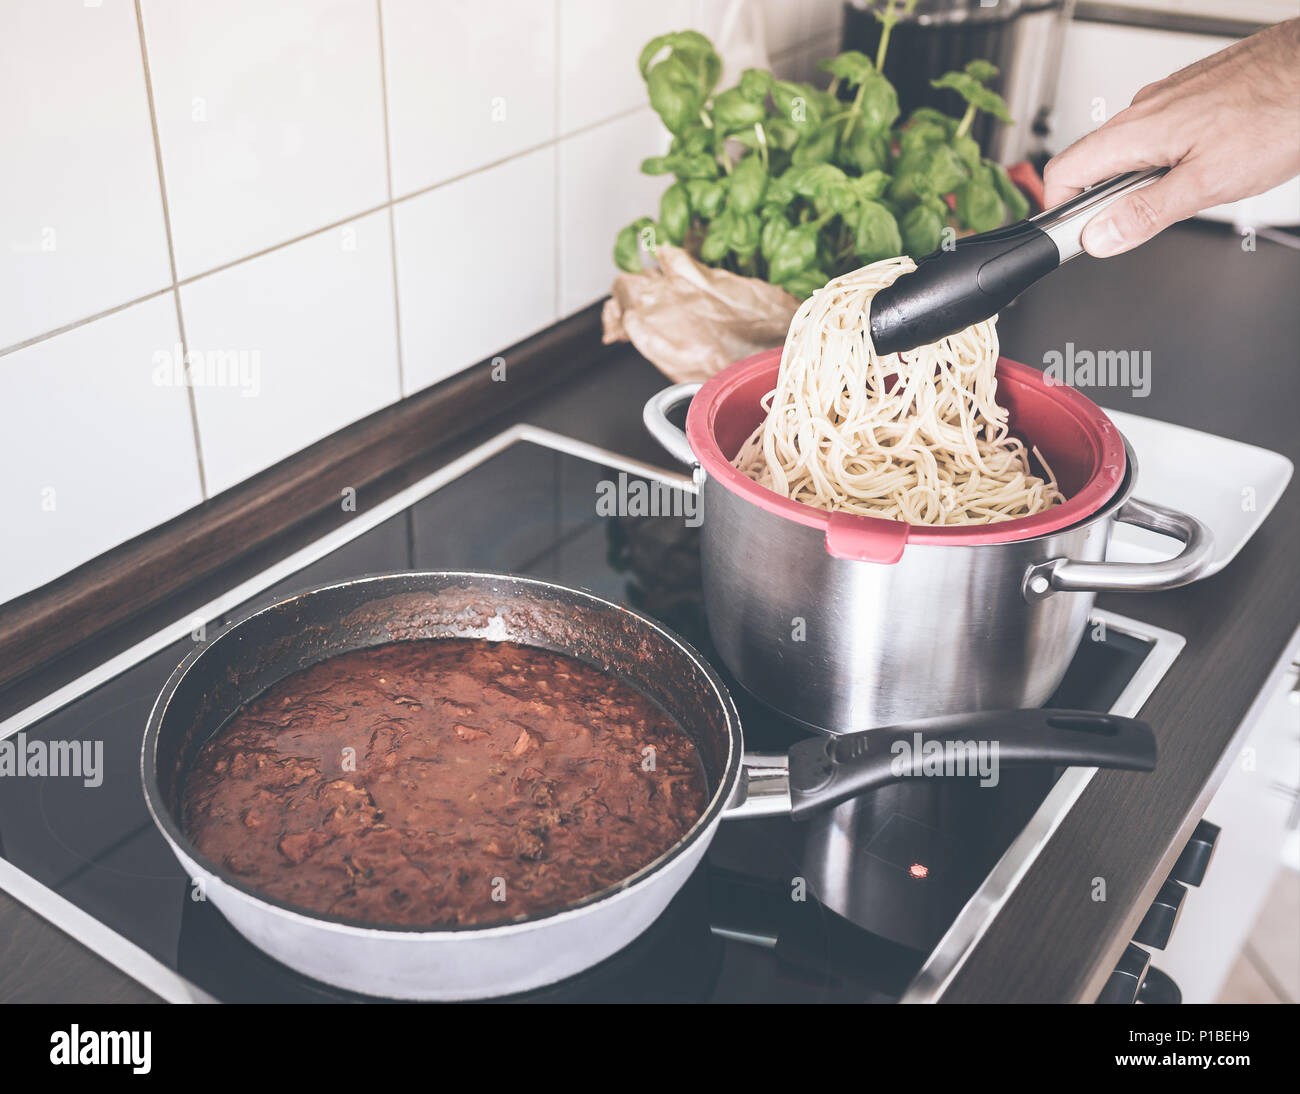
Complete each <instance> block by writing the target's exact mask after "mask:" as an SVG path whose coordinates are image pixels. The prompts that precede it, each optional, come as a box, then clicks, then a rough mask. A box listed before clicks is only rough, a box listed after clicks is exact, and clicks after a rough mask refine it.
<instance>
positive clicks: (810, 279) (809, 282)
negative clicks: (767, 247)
mask: <svg viewBox="0 0 1300 1094" xmlns="http://www.w3.org/2000/svg"><path fill="white" fill-rule="evenodd" d="M830 279H831V275H830V274H828V273H827V272H826V271H825V270H821V269H818V268H817V267H816V266H810V267H809V268H808V269H806V270H800V271H799V272H798V273H796V274H794V275H793V276H792V277H787V278H786V279H785V280H784V281H779V282H777V284H779V285H780V286H781V288H783V289H785V291H786V292H788V293H789V294H790V295H791V296H795V297H798V298H799V299H800V300H807V299H808V297H810V296H812V294H813V293H815V292H816V291H817V290H818V289H820V288H821V287H822V286H824V285H825V284H826V282H828V281H829V280H830ZM772 280H773V281H775V280H776V279H775V278H772Z"/></svg>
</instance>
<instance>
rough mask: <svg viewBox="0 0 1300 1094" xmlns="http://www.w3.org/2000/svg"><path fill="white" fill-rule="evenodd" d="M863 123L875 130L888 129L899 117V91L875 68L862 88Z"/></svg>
mask: <svg viewBox="0 0 1300 1094" xmlns="http://www.w3.org/2000/svg"><path fill="white" fill-rule="evenodd" d="M860 94H861V96H862V99H861V104H860V105H861V110H862V123H863V124H865V125H866V127H867V128H868V129H870V130H872V131H873V132H881V131H883V130H885V129H888V128H889V127H890V126H891V125H893V124H894V122H895V121H896V120H897V118H898V92H896V91H895V90H894V85H893V84H891V83H890V82H889V81H888V80H887V79H886V78H885V77H884V75H883V74H881V73H879V72H877V71H876V70H875V69H874V68H873V69H872V70H871V75H870V76H868V77H867V78H866V79H865V81H864V82H863V84H862V87H861V89H860Z"/></svg>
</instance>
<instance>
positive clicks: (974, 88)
mask: <svg viewBox="0 0 1300 1094" xmlns="http://www.w3.org/2000/svg"><path fill="white" fill-rule="evenodd" d="M930 86H931V87H935V88H949V89H951V90H953V91H955V92H957V94H958V95H960V96H961V97H962V98H963V99H965V100H966V101H967V102H968V103H970V104H971V105H973V106H974V107H975V108H976V109H977V110H984V111H987V112H988V113H990V114H992V115H993V116H994V117H996V118H1000V119H1001V120H1002V121H1004V122H1008V123H1009V122H1010V121H1011V112H1010V111H1009V110H1008V109H1007V104H1006V102H1005V101H1004V100H1003V98H1002V96H1001V95H999V94H998V93H997V92H996V91H993V90H992V89H990V88H987V87H985V86H984V85H983V84H981V83H980V82H979V81H978V80H977V79H975V77H973V76H971V75H969V74H968V73H966V72H945V73H944V74H943V75H942V76H940V77H939V78H938V79H937V80H931V81H930Z"/></svg>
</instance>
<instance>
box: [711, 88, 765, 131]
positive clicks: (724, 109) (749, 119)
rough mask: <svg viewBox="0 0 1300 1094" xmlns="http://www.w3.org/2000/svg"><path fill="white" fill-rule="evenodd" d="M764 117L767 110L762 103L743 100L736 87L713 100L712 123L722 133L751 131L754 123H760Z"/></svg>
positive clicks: (743, 97)
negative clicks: (741, 130) (742, 130)
mask: <svg viewBox="0 0 1300 1094" xmlns="http://www.w3.org/2000/svg"><path fill="white" fill-rule="evenodd" d="M766 117H767V108H766V107H764V106H763V104H762V103H756V102H754V101H753V100H752V99H747V98H745V96H744V95H743V94H742V93H741V90H740V88H738V87H733V88H732V89H731V90H730V91H724V92H723V93H722V94H721V95H719V96H717V97H716V98H715V99H714V100H713V123H714V125H715V126H717V127H718V129H720V130H721V131H722V132H723V133H734V132H736V131H737V130H740V129H752V127H753V125H754V123H755V122H761V121H762V120H763V119H764V118H766Z"/></svg>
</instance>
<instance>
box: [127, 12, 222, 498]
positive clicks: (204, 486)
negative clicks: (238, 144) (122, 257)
mask: <svg viewBox="0 0 1300 1094" xmlns="http://www.w3.org/2000/svg"><path fill="white" fill-rule="evenodd" d="M135 25H136V30H137V31H138V33H139V35H140V63H141V67H142V68H143V69H144V94H145V99H146V100H147V101H148V103H149V127H150V129H151V130H152V131H153V154H154V160H155V162H156V164H157V167H158V196H159V198H160V199H161V201H162V215H163V230H164V232H165V233H166V235H167V262H168V265H169V266H170V267H171V275H172V285H171V293H172V302H173V304H174V305H175V307H176V333H177V335H178V336H179V337H180V340H181V367H182V369H183V370H184V373H185V397H186V401H187V402H188V403H189V408H190V429H191V432H192V433H193V436H194V460H195V463H196V464H197V466H198V472H199V496H200V497H202V498H203V499H205V500H206V499H207V497H208V477H207V473H206V471H205V470H204V467H203V442H202V440H201V438H200V436H199V407H198V400H197V399H196V398H195V397H194V383H193V378H192V377H191V375H190V350H189V341H188V339H187V338H186V337H185V317H184V316H183V315H182V314H181V290H180V287H179V285H178V283H177V280H176V247H175V244H174V243H173V242H172V218H171V209H170V207H169V206H168V204H167V178H166V174H165V173H164V171H163V158H162V141H161V139H160V138H159V136H158V112H157V109H156V108H155V106H154V98H153V78H152V76H151V75H150V73H149V47H148V45H147V44H146V43H145V38H144V13H143V12H142V11H141V10H140V0H135Z"/></svg>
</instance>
